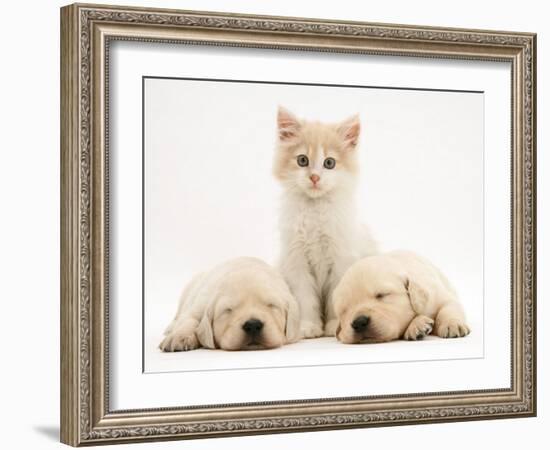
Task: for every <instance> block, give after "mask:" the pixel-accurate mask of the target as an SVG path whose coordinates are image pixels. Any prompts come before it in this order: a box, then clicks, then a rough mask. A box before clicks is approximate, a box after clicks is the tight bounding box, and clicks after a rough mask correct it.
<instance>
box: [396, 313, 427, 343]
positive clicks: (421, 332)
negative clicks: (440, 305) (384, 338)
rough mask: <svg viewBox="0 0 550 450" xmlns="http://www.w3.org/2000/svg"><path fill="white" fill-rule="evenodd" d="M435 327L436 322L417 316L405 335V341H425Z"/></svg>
mask: <svg viewBox="0 0 550 450" xmlns="http://www.w3.org/2000/svg"><path fill="white" fill-rule="evenodd" d="M433 326H434V321H433V319H430V318H429V317H428V316H416V317H415V318H414V319H413V320H412V321H411V323H410V324H409V326H408V327H407V330H406V331H405V334H403V339H406V340H407V341H416V340H418V339H423V338H424V337H425V336H428V335H429V334H430V333H431V332H432V330H433Z"/></svg>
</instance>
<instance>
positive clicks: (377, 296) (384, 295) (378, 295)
mask: <svg viewBox="0 0 550 450" xmlns="http://www.w3.org/2000/svg"><path fill="white" fill-rule="evenodd" d="M388 295H390V294H389V293H387V292H379V293H378V294H376V295H375V297H376V300H382V299H383V298H384V297H387V296H388Z"/></svg>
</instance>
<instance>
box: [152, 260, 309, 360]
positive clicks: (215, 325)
mask: <svg viewBox="0 0 550 450" xmlns="http://www.w3.org/2000/svg"><path fill="white" fill-rule="evenodd" d="M299 327H300V317H299V307H298V304H297V302H296V300H295V299H294V297H293V296H292V294H291V293H290V290H289V288H288V286H287V284H286V282H285V281H284V279H283V278H282V276H281V275H280V274H279V273H278V272H277V271H276V270H275V269H274V268H272V267H271V266H269V265H268V264H266V263H265V262H263V261H261V260H259V259H256V258H247V257H242V258H237V259H232V260H230V261H227V262H225V263H223V264H220V265H219V266H217V267H215V268H214V269H212V270H211V271H209V272H206V273H202V274H199V275H197V276H195V278H193V279H192V280H191V282H190V283H189V285H188V286H187V287H186V288H185V290H184V291H183V293H182V295H181V298H180V302H179V308H178V311H177V313H176V316H175V318H174V320H173V321H172V322H171V323H170V325H169V326H168V328H167V329H166V331H165V332H164V334H165V337H164V339H163V340H162V342H161V343H160V345H159V348H160V349H161V350H162V351H164V352H177V351H187V350H193V349H196V348H198V347H201V346H202V347H205V348H221V349H223V350H253V349H267V348H275V347H279V346H281V345H283V344H285V343H290V342H294V341H296V340H298V335H299Z"/></svg>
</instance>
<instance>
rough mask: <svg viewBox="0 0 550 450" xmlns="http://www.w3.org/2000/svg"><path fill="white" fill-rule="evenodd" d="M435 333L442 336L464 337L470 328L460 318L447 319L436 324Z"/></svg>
mask: <svg viewBox="0 0 550 450" xmlns="http://www.w3.org/2000/svg"><path fill="white" fill-rule="evenodd" d="M435 333H436V334H437V335H438V336H439V337H442V338H456V337H464V336H467V335H468V334H470V328H469V327H468V325H466V323H464V321H462V320H459V319H448V320H442V321H439V322H438V323H437V324H436V327H435Z"/></svg>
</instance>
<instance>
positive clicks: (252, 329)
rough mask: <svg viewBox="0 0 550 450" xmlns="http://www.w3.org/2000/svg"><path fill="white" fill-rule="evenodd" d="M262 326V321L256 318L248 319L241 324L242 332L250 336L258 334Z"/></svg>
mask: <svg viewBox="0 0 550 450" xmlns="http://www.w3.org/2000/svg"><path fill="white" fill-rule="evenodd" d="M263 327H264V323H263V322H262V321H261V320H258V319H249V320H247V321H246V322H245V323H244V324H243V330H244V332H245V333H246V334H247V335H248V336H250V337H252V338H254V337H257V336H259V334H260V333H261V332H262V329H263Z"/></svg>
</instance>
